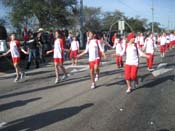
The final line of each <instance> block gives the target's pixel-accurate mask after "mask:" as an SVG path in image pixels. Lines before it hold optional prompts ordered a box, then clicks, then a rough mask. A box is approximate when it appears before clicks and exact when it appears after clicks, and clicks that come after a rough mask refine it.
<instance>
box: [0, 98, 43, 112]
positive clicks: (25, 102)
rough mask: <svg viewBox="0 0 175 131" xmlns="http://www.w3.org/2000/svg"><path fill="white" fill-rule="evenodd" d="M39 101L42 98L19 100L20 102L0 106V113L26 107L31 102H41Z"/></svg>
mask: <svg viewBox="0 0 175 131" xmlns="http://www.w3.org/2000/svg"><path fill="white" fill-rule="evenodd" d="M39 99H41V97H37V98H32V99H28V100H18V101H15V102H10V103H6V104H3V105H0V111H4V110H8V109H12V108H16V107H20V106H24V105H26V104H28V103H29V102H33V101H36V100H39Z"/></svg>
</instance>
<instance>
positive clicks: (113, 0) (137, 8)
mask: <svg viewBox="0 0 175 131" xmlns="http://www.w3.org/2000/svg"><path fill="white" fill-rule="evenodd" d="M79 1H80V0H78V2H79ZM152 1H153V5H154V6H153V7H154V20H155V21H156V22H159V23H160V24H161V26H162V27H166V28H168V25H169V28H171V29H172V28H173V29H175V0H83V4H84V6H91V7H100V8H101V10H102V11H115V10H119V11H121V12H123V13H124V14H125V15H126V16H128V17H135V16H140V17H141V18H147V19H148V20H149V22H151V21H152V13H151V7H152ZM7 12H8V8H5V7H3V6H2V3H1V0H0V18H1V17H4V16H5V15H7Z"/></svg>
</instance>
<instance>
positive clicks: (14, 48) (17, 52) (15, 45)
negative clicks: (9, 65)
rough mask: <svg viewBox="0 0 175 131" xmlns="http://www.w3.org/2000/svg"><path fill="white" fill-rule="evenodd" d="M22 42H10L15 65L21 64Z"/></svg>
mask: <svg viewBox="0 0 175 131" xmlns="http://www.w3.org/2000/svg"><path fill="white" fill-rule="evenodd" d="M19 48H20V42H19V41H17V40H13V41H10V52H11V56H12V60H13V63H18V62H20V50H19Z"/></svg>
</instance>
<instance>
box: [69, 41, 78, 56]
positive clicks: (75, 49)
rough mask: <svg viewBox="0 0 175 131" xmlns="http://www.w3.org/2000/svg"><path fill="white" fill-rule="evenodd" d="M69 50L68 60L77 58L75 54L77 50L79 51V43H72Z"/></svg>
mask: <svg viewBox="0 0 175 131" xmlns="http://www.w3.org/2000/svg"><path fill="white" fill-rule="evenodd" d="M70 49H71V52H70V59H72V58H74V59H75V58H77V54H78V50H79V42H78V41H72V42H71V46H70Z"/></svg>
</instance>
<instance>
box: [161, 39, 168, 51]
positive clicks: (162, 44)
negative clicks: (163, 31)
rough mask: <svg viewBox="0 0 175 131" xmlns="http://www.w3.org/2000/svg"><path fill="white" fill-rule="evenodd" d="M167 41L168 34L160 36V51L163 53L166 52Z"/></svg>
mask: <svg viewBox="0 0 175 131" xmlns="http://www.w3.org/2000/svg"><path fill="white" fill-rule="evenodd" d="M166 42H167V39H166V36H161V37H160V52H161V53H165V46H166Z"/></svg>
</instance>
